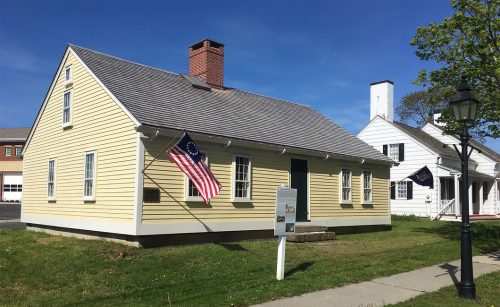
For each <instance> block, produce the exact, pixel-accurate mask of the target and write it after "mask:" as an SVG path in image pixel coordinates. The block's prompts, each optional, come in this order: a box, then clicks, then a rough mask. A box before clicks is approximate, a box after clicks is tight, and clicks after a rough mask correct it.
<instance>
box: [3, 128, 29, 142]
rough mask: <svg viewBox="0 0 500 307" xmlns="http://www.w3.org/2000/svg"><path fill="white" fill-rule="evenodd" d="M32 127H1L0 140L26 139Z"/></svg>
mask: <svg viewBox="0 0 500 307" xmlns="http://www.w3.org/2000/svg"><path fill="white" fill-rule="evenodd" d="M29 134H30V128H0V140H12V139H15V140H26V139H27V138H28V135H29Z"/></svg>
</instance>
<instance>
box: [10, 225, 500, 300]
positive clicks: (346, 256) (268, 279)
mask: <svg viewBox="0 0 500 307" xmlns="http://www.w3.org/2000/svg"><path fill="white" fill-rule="evenodd" d="M459 226H460V224H459V223H456V222H431V221H428V220H417V219H398V220H393V228H392V230H391V231H385V232H377V233H366V234H354V235H341V236H338V240H336V241H330V242H321V243H302V244H300V243H296V244H293V243H288V244H287V254H286V257H287V258H286V277H285V280H284V281H281V282H278V281H276V280H275V274H276V248H277V242H276V241H275V240H263V241H252V242H240V243H228V244H200V245H191V246H182V247H164V248H154V249H136V248H131V247H125V246H122V245H118V244H114V243H108V242H102V241H84V240H78V239H74V238H63V237H57V236H50V235H46V234H41V233H33V232H29V231H26V230H3V231H0V305H16V306H18V305H74V304H79V305H94V304H96V303H98V304H99V305H109V306H112V305H113V306H114V305H169V304H172V305H176V306H178V305H185V306H198V305H210V306H229V305H232V304H234V305H248V304H252V303H258V302H264V301H268V300H272V299H275V298H279V297H283V296H292V295H298V294H301V293H305V292H311V291H314V290H320V289H325V288H330V287H337V286H341V285H344V284H348V283H357V282H361V281H365V280H370V279H373V278H374V277H377V276H384V275H392V274H396V273H400V272H404V271H409V270H412V269H416V268H420V267H424V266H428V265H432V264H437V263H440V262H444V261H450V260H455V259H458V258H460V248H459V247H460V241H459V234H460V231H459ZM472 229H473V244H474V253H475V254H477V253H481V252H489V251H494V250H499V249H500V222H496V221H495V222H481V223H477V222H476V223H473V226H472Z"/></svg>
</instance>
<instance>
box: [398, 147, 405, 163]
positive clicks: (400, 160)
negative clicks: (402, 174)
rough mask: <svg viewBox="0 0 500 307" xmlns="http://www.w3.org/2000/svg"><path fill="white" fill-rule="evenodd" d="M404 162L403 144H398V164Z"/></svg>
mask: <svg viewBox="0 0 500 307" xmlns="http://www.w3.org/2000/svg"><path fill="white" fill-rule="evenodd" d="M404 160H405V144H404V143H399V162H403V161H404Z"/></svg>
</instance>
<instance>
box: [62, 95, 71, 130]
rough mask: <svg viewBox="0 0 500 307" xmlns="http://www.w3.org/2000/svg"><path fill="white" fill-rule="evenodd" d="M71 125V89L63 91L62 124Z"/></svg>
mask: <svg viewBox="0 0 500 307" xmlns="http://www.w3.org/2000/svg"><path fill="white" fill-rule="evenodd" d="M69 125H71V91H68V92H65V93H64V106H63V126H69Z"/></svg>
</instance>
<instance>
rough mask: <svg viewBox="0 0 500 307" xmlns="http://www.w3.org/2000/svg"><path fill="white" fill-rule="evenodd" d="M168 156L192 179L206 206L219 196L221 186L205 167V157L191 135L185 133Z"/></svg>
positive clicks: (168, 152)
mask: <svg viewBox="0 0 500 307" xmlns="http://www.w3.org/2000/svg"><path fill="white" fill-rule="evenodd" d="M167 155H168V156H169V157H170V159H171V160H172V161H173V162H174V163H175V164H177V166H178V167H179V168H180V169H181V171H183V172H184V174H186V176H188V178H189V179H191V181H192V182H193V184H194V185H195V187H196V188H197V189H198V193H199V194H200V196H201V198H203V201H204V202H205V204H208V201H209V200H210V198H212V197H214V196H217V195H218V194H219V192H220V189H221V185H220V183H219V181H218V180H217V179H216V178H215V176H214V174H212V172H211V171H210V169H209V168H208V166H207V165H205V162H204V160H205V159H204V157H203V155H202V154H201V153H200V150H199V149H198V146H196V144H195V143H194V142H193V140H192V139H191V137H190V136H189V134H187V133H184V136H183V137H182V139H181V140H180V141H179V142H178V143H177V144H176V145H175V146H174V147H172V148H171V149H170V150H169V151H167Z"/></svg>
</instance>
